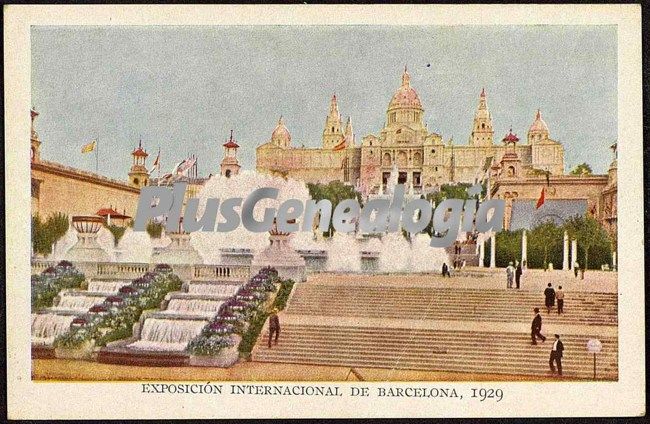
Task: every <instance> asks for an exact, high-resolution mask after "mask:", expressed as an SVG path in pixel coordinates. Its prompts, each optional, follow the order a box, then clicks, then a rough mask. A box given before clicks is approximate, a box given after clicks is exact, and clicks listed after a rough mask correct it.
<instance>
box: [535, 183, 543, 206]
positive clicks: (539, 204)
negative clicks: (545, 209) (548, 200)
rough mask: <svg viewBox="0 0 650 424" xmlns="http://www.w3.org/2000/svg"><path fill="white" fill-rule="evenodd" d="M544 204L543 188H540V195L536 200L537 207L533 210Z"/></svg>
mask: <svg viewBox="0 0 650 424" xmlns="http://www.w3.org/2000/svg"><path fill="white" fill-rule="evenodd" d="M543 204H544V187H542V194H540V196H539V199H537V206H535V209H539V208H541V207H542V205H543Z"/></svg>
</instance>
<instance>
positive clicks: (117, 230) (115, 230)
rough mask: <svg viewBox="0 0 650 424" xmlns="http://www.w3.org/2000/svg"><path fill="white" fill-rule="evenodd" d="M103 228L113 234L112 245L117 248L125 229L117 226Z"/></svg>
mask: <svg viewBox="0 0 650 424" xmlns="http://www.w3.org/2000/svg"><path fill="white" fill-rule="evenodd" d="M104 227H106V229H108V231H110V232H111V234H113V243H114V244H115V246H117V245H118V244H119V242H120V239H121V238H122V236H123V235H124V232H125V231H126V227H118V226H117V225H104Z"/></svg>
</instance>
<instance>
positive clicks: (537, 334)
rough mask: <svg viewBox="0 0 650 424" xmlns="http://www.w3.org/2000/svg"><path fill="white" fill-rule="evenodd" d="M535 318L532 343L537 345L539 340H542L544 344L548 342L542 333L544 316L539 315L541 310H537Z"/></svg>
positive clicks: (531, 327) (531, 334)
mask: <svg viewBox="0 0 650 424" xmlns="http://www.w3.org/2000/svg"><path fill="white" fill-rule="evenodd" d="M534 311H535V318H533V323H532V324H531V326H530V338H531V339H532V343H531V344H534V345H536V344H537V338H540V339H542V341H543V342H545V341H546V337H544V336H543V335H542V333H541V331H542V316H541V315H540V314H539V308H535V309H534Z"/></svg>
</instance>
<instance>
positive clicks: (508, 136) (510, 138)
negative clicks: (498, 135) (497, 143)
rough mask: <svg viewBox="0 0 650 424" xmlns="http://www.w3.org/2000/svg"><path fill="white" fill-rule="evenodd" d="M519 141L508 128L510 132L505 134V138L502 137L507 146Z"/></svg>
mask: <svg viewBox="0 0 650 424" xmlns="http://www.w3.org/2000/svg"><path fill="white" fill-rule="evenodd" d="M518 141H519V137H517V134H513V133H512V128H510V132H509V133H508V134H506V136H505V137H503V142H504V143H506V144H508V143H516V142H518Z"/></svg>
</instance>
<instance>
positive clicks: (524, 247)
mask: <svg viewBox="0 0 650 424" xmlns="http://www.w3.org/2000/svg"><path fill="white" fill-rule="evenodd" d="M524 263H525V264H526V265H528V233H527V232H526V230H524V232H523V233H522V234H521V266H522V267H523V266H524Z"/></svg>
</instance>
